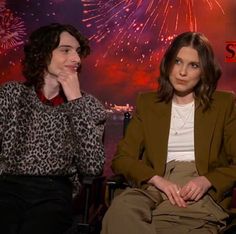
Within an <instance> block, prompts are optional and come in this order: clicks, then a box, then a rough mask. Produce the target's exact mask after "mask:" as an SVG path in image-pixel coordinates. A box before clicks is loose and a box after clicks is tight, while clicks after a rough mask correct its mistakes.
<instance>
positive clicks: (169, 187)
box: [148, 175, 187, 207]
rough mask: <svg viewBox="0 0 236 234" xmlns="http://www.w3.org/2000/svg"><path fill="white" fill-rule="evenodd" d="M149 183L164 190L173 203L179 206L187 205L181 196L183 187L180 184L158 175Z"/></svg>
mask: <svg viewBox="0 0 236 234" xmlns="http://www.w3.org/2000/svg"><path fill="white" fill-rule="evenodd" d="M148 183H149V184H152V185H154V186H155V187H156V188H158V189H159V190H161V191H162V192H164V193H165V194H166V196H167V198H168V199H169V201H170V203H171V204H172V205H177V206H179V207H186V206H187V205H186V202H185V201H184V199H183V198H182V197H181V196H180V190H181V188H180V186H179V185H177V184H174V183H173V182H171V181H168V180H166V179H164V178H163V177H161V176H157V175H155V176H153V177H152V178H151V179H150V180H149V181H148Z"/></svg>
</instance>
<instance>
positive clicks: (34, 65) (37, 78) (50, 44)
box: [22, 23, 90, 89]
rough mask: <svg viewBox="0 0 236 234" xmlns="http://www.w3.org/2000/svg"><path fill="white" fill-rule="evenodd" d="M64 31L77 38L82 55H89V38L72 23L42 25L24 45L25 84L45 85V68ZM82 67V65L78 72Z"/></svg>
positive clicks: (23, 66)
mask: <svg viewBox="0 0 236 234" xmlns="http://www.w3.org/2000/svg"><path fill="white" fill-rule="evenodd" d="M62 32H68V33H70V34H71V35H72V36H73V37H75V38H76V39H77V41H78V42H79V44H80V56H81V57H86V56H87V55H89V53H90V47H89V45H88V39H87V38H86V37H84V36H83V35H82V34H81V33H80V32H79V31H78V30H77V29H76V28H75V27H73V26H72V25H68V24H65V25H63V24H59V23H52V24H50V25H46V26H42V27H40V28H38V29H37V30H35V31H34V32H32V33H31V35H30V37H29V40H28V42H27V43H26V44H25V46H24V53H25V57H24V59H23V61H22V73H23V75H24V77H25V78H26V82H25V84H26V85H27V86H34V87H35V88H36V89H40V88H41V87H42V86H43V84H44V73H45V70H47V67H48V65H49V63H50V61H51V57H52V51H53V50H54V49H55V48H57V47H58V45H59V43H60V35H61V33H62ZM80 69H81V67H79V69H78V72H79V71H80Z"/></svg>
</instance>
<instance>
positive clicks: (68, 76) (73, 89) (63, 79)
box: [57, 70, 82, 101]
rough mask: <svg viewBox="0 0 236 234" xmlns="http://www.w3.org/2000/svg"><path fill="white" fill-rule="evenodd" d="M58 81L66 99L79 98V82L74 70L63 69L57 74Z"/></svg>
mask: <svg viewBox="0 0 236 234" xmlns="http://www.w3.org/2000/svg"><path fill="white" fill-rule="evenodd" d="M57 80H58V82H59V83H60V84H61V86H62V89H63V91H64V94H65V96H66V98H67V100H68V101H71V100H74V99H77V98H80V97H81V96H82V95H81V91H80V83H79V78H78V73H77V72H76V71H74V72H73V71H70V70H68V71H67V70H63V71H61V72H60V73H59V74H58V77H57Z"/></svg>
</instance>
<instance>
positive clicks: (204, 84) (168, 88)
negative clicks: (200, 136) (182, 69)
mask: <svg viewBox="0 0 236 234" xmlns="http://www.w3.org/2000/svg"><path fill="white" fill-rule="evenodd" d="M185 46H186V47H187V46H191V47H192V48H193V49H195V50H197V52H198V56H199V59H200V68H201V78H200V81H199V82H198V84H197V85H196V86H195V88H194V95H195V98H196V99H198V100H199V103H200V105H201V106H202V107H203V110H206V109H208V108H209V107H210V103H211V99H212V94H213V92H214V91H215V89H216V87H217V83H218V80H219V78H220V77H221V73H222V72H221V68H220V66H219V64H218V63H217V62H216V60H215V56H214V52H213V49H212V47H211V45H210V42H209V41H208V39H207V38H206V37H205V36H204V35H203V34H202V33H199V32H184V33H182V34H180V35H178V36H177V37H176V38H175V39H174V40H173V42H172V43H171V45H170V46H169V48H168V49H167V50H166V52H165V54H164V56H163V58H162V60H161V64H160V76H159V79H158V83H159V88H158V91H157V95H158V100H159V101H165V102H169V101H170V100H171V99H172V98H173V95H174V88H173V86H172V84H171V83H170V80H169V75H170V72H171V70H172V68H173V65H174V61H175V60H176V56H177V54H178V52H179V50H180V49H181V48H182V47H185Z"/></svg>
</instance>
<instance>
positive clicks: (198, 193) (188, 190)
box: [180, 186, 203, 201]
mask: <svg viewBox="0 0 236 234" xmlns="http://www.w3.org/2000/svg"><path fill="white" fill-rule="evenodd" d="M202 195H203V192H202V190H201V188H199V187H194V186H184V187H183V188H182V189H181V191H180V196H181V197H182V198H183V200H184V201H198V200H199V199H200V198H201V197H202Z"/></svg>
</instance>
